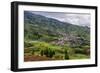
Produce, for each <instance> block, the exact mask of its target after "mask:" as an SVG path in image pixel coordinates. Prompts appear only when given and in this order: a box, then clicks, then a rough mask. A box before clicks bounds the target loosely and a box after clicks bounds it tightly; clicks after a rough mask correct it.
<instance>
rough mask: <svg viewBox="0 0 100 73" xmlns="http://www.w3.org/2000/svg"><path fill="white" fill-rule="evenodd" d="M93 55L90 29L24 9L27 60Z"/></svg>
mask: <svg viewBox="0 0 100 73" xmlns="http://www.w3.org/2000/svg"><path fill="white" fill-rule="evenodd" d="M88 58H90V28H89V27H87V26H78V25H73V24H71V23H67V22H61V21H59V20H57V19H53V18H48V17H45V16H42V15H38V14H34V13H32V12H30V11H24V61H44V60H73V59H88Z"/></svg>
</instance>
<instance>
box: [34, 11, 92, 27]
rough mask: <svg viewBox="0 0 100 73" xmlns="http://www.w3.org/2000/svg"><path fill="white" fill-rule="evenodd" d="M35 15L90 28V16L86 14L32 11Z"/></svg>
mask: <svg viewBox="0 0 100 73" xmlns="http://www.w3.org/2000/svg"><path fill="white" fill-rule="evenodd" d="M32 13H34V14H38V15H43V16H46V17H49V18H54V19H57V20H59V21H63V22H69V23H72V24H75V25H80V26H88V27H90V18H91V16H90V14H84V13H67V12H42V11H41V12H40V11H32Z"/></svg>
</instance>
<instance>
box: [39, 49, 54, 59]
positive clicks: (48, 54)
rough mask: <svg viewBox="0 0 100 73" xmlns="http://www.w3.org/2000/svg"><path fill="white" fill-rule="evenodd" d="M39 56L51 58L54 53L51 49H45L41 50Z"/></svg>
mask: <svg viewBox="0 0 100 73" xmlns="http://www.w3.org/2000/svg"><path fill="white" fill-rule="evenodd" d="M40 53H41V56H43V55H45V56H46V57H49V58H52V57H53V56H54V55H55V51H54V50H52V48H45V49H42V50H41V52H40Z"/></svg>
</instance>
